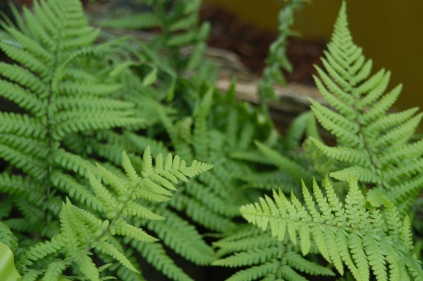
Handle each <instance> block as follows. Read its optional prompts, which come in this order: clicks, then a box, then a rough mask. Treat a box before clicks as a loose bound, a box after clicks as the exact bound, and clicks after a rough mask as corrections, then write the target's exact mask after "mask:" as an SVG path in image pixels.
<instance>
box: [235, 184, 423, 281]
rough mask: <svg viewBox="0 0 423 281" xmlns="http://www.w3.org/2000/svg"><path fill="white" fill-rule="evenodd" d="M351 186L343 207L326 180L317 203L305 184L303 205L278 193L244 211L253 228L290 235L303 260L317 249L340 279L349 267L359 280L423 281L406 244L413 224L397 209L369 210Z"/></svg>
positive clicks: (388, 206)
mask: <svg viewBox="0 0 423 281" xmlns="http://www.w3.org/2000/svg"><path fill="white" fill-rule="evenodd" d="M349 186H350V189H349V193H348V195H347V196H346V198H345V202H344V203H342V202H341V201H340V200H339V198H338V196H337V195H336V193H335V191H334V189H333V187H332V184H331V183H330V181H329V179H328V178H326V179H325V181H324V188H325V191H326V196H325V195H324V194H323V192H322V191H321V189H320V187H319V186H318V185H317V183H316V182H314V184H313V194H314V198H313V195H312V194H310V191H309V190H308V189H307V187H306V186H305V184H303V188H302V190H303V197H304V201H305V203H304V204H301V203H300V201H299V200H298V199H297V198H296V197H295V195H293V194H292V195H291V200H288V199H287V198H286V197H285V195H284V194H283V193H282V192H281V191H279V192H277V191H274V192H273V198H270V197H268V196H265V197H264V198H260V203H255V204H249V205H245V206H242V207H241V209H240V210H241V214H242V215H243V216H244V218H245V219H246V220H247V221H248V222H250V223H252V224H254V225H257V226H258V227H260V228H261V229H263V230H266V229H267V228H268V227H269V228H270V230H271V232H272V235H273V236H275V237H277V238H278V239H279V240H280V241H283V240H284V239H285V237H286V232H288V237H289V239H290V240H291V241H292V242H293V243H294V244H298V245H299V246H300V248H301V251H302V254H303V255H306V254H307V253H308V252H309V251H310V248H311V245H313V244H312V243H315V244H316V246H317V248H318V250H319V252H320V253H321V254H322V255H323V257H324V258H325V259H326V260H327V261H328V262H330V263H332V264H334V266H335V268H336V269H337V270H338V271H339V272H340V273H341V274H343V273H344V266H346V267H347V268H348V269H349V270H350V271H351V273H352V274H353V276H354V278H355V279H356V280H369V276H370V271H372V272H373V274H374V275H375V276H377V280H388V277H389V280H394V279H395V278H394V277H395V276H398V274H399V276H408V278H410V280H422V279H421V278H423V272H422V271H421V263H420V261H418V260H417V259H416V258H415V257H413V255H412V251H411V250H412V249H411V247H410V244H409V242H405V241H409V228H410V225H409V223H408V219H407V218H406V219H404V221H403V222H402V221H401V220H400V219H399V218H400V216H399V214H398V212H397V211H396V209H395V207H394V206H393V205H392V204H386V206H384V209H382V210H380V209H377V208H373V207H371V206H370V204H367V200H366V198H365V197H364V196H363V194H362V193H361V192H360V190H359V188H358V185H357V181H356V180H355V179H350V180H349ZM405 224H406V225H407V227H404V225H405ZM393 230H395V231H393ZM388 268H389V270H388ZM418 268H420V270H418ZM391 278H392V279H391Z"/></svg>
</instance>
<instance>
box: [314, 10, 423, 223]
mask: <svg viewBox="0 0 423 281" xmlns="http://www.w3.org/2000/svg"><path fill="white" fill-rule="evenodd" d="M322 62H323V65H324V68H325V70H326V71H324V70H322V69H320V68H319V67H317V72H318V74H319V75H318V77H316V79H315V80H316V85H317V87H318V88H319V91H320V92H321V93H322V95H323V97H324V98H325V99H326V101H327V102H328V104H329V105H330V106H331V108H327V107H324V106H322V105H320V104H319V103H317V102H315V101H312V110H313V113H314V115H315V116H316V118H317V120H318V121H319V123H321V124H322V126H323V127H324V128H325V129H327V130H328V131H330V132H331V133H332V134H333V135H335V136H336V138H337V146H336V147H329V146H327V145H325V144H323V143H322V142H320V141H317V140H313V142H314V144H315V145H316V146H317V147H318V148H319V149H320V150H321V151H322V152H323V153H324V154H325V155H326V156H327V157H329V158H330V159H334V160H337V161H340V162H344V163H345V164H344V165H343V167H342V168H341V169H339V170H338V169H337V170H336V171H333V172H332V173H331V176H332V177H334V178H336V179H338V180H347V179H348V178H349V176H350V175H354V176H355V177H357V180H358V181H359V182H363V183H366V184H369V185H375V186H376V188H377V189H380V190H382V191H384V192H385V193H386V196H387V197H389V198H390V200H392V202H393V203H394V204H395V205H396V206H398V209H399V211H400V213H401V216H404V215H405V214H406V212H408V210H409V208H410V206H411V204H412V203H413V202H414V200H415V199H416V197H417V196H418V194H419V192H420V191H421V189H422V187H423V184H422V179H423V177H422V176H421V174H422V171H423V170H422V169H423V168H422V167H423V166H422V163H423V162H422V161H423V159H422V157H421V156H422V153H423V149H422V148H423V142H422V141H421V140H418V141H411V138H412V136H413V135H414V133H415V130H416V128H417V126H418V124H419V122H420V120H421V117H422V114H421V113H419V114H416V112H417V108H412V109H408V110H405V111H402V112H395V113H394V112H389V108H390V107H391V106H392V104H393V103H394V102H395V101H396V100H397V98H398V95H399V94H400V91H401V88H402V86H401V85H399V86H397V87H395V88H394V89H392V90H391V91H389V92H388V93H385V91H386V88H387V86H388V83H389V79H390V72H389V71H386V70H384V69H382V70H380V71H378V72H377V73H375V74H374V75H371V74H370V73H371V66H372V61H371V60H366V59H365V58H364V56H363V54H362V49H361V48H360V47H358V46H356V45H355V44H354V43H353V41H352V37H351V34H350V32H349V30H348V22H347V17H346V5H345V3H344V4H343V6H342V8H341V11H340V13H339V16H338V19H337V21H336V23H335V30H334V33H333V36H332V40H331V42H330V43H329V45H328V51H327V52H325V58H323V59H322Z"/></svg>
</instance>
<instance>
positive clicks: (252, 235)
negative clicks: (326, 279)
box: [213, 225, 334, 281]
mask: <svg viewBox="0 0 423 281" xmlns="http://www.w3.org/2000/svg"><path fill="white" fill-rule="evenodd" d="M214 246H216V247H218V248H219V250H218V253H219V254H220V256H221V258H220V259H218V260H217V261H215V262H213V265H215V266H225V267H247V268H246V269H241V270H239V271H238V272H236V273H235V274H233V275H232V276H231V277H230V278H228V279H226V280H231V281H233V280H240V281H241V280H279V279H281V280H307V279H306V278H305V277H303V276H302V275H301V274H300V273H305V274H309V275H324V276H333V275H334V273H333V272H332V271H331V270H330V269H327V268H325V267H323V266H321V265H318V264H316V263H313V262H310V261H308V260H306V259H305V258H304V257H302V256H301V255H299V254H297V253H296V252H295V250H296V249H295V247H293V246H292V245H291V244H290V243H289V241H278V240H277V239H275V238H274V237H271V235H270V233H268V232H262V231H260V230H259V229H257V228H255V227H252V226H250V225H249V226H244V227H240V228H239V229H238V230H237V231H235V232H234V233H231V234H230V235H228V236H227V237H225V238H223V239H222V240H220V241H218V242H216V243H214ZM285 278H286V279H285Z"/></svg>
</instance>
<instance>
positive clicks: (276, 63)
mask: <svg viewBox="0 0 423 281" xmlns="http://www.w3.org/2000/svg"><path fill="white" fill-rule="evenodd" d="M305 2H308V0H289V1H285V3H284V7H283V8H282V9H281V10H280V12H279V36H278V37H277V39H276V40H275V41H274V42H273V43H272V44H271V45H270V48H269V54H268V55H267V58H266V63H267V65H266V68H265V69H264V71H263V76H262V77H261V79H260V81H259V86H258V94H259V97H260V105H261V109H262V110H263V112H265V113H266V114H268V113H267V103H268V102H269V101H270V100H274V99H275V98H276V97H275V91H274V89H273V86H274V85H273V84H274V83H277V84H279V85H285V84H286V81H285V77H284V76H283V74H282V70H284V71H288V72H291V71H292V65H291V63H290V62H289V61H288V58H287V56H286V46H287V41H288V37H289V36H292V35H294V34H295V32H294V31H293V30H292V29H291V27H292V25H293V23H294V14H295V12H296V11H297V10H300V9H301V8H302V6H303V5H304V3H305Z"/></svg>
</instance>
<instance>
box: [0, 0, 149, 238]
mask: <svg viewBox="0 0 423 281" xmlns="http://www.w3.org/2000/svg"><path fill="white" fill-rule="evenodd" d="M23 14H24V16H25V20H17V25H16V26H12V25H10V24H8V23H7V22H4V23H3V24H2V26H3V28H4V29H5V32H6V33H7V34H8V36H9V37H10V40H13V42H14V44H10V41H2V42H0V48H1V49H2V51H3V52H4V53H6V54H7V55H8V56H9V57H10V58H11V59H12V62H11V63H6V62H2V63H0V69H1V75H2V77H3V79H2V80H0V84H1V89H2V90H0V95H1V96H2V97H4V98H6V99H8V100H10V101H11V102H13V103H15V104H16V105H17V106H19V107H20V108H21V110H20V111H19V112H10V113H2V114H1V116H0V118H1V121H2V122H1V123H2V124H8V125H6V126H2V128H1V131H0V147H1V149H0V157H1V158H2V159H3V160H5V161H7V162H8V163H9V165H10V170H9V171H6V172H4V173H2V174H1V175H0V183H1V184H0V189H1V190H2V191H4V192H7V193H9V194H13V195H14V196H21V198H25V199H26V200H29V201H27V202H31V205H32V206H33V210H28V208H27V206H28V205H26V206H25V204H20V203H19V201H20V200H18V201H17V202H18V203H17V204H18V205H17V206H20V207H18V208H19V209H20V211H21V213H22V214H24V216H25V217H26V219H27V220H29V219H30V220H32V221H34V224H33V226H34V227H35V229H43V228H44V227H43V225H46V224H48V223H49V221H50V219H47V221H46V220H45V219H44V217H43V216H34V215H31V214H37V213H38V214H41V213H42V210H43V209H46V208H47V210H48V211H49V212H52V213H53V215H57V214H58V213H59V211H60V208H61V207H60V199H58V198H55V196H57V195H54V194H53V192H52V189H54V188H55V187H59V190H60V189H61V188H64V189H63V190H64V191H69V190H72V188H73V187H74V188H76V189H80V190H81V187H80V184H76V183H75V181H73V180H71V179H70V177H68V176H67V175H69V174H72V173H74V172H75V173H77V174H79V175H81V176H84V175H85V174H86V170H85V169H90V168H92V165H91V164H90V163H88V162H87V161H86V160H82V159H81V158H80V157H79V156H77V155H74V154H72V152H71V151H69V149H68V148H67V147H66V146H65V145H64V141H63V140H64V139H65V138H66V137H67V136H69V135H72V134H81V133H82V132H90V131H94V130H99V129H110V128H115V127H121V126H129V125H134V124H138V125H137V126H139V124H141V123H140V122H141V121H142V120H140V119H137V118H134V116H133V114H132V113H131V108H132V107H133V106H132V104H130V103H127V102H121V101H117V100H114V99H112V98H110V97H107V96H110V94H111V93H113V92H114V91H116V90H117V89H118V87H116V85H113V84H102V83H99V82H98V81H97V80H96V77H95V75H94V74H93V73H91V69H89V68H85V69H84V70H82V69H78V65H79V64H80V63H83V61H84V60H85V61H86V60H90V58H89V57H86V58H85V59H83V57H85V55H84V53H85V52H84V51H83V50H84V49H86V50H88V49H90V50H92V51H93V52H95V48H94V47H93V42H94V40H95V39H96V37H97V35H98V32H99V31H98V30H96V29H94V28H91V27H90V26H88V24H87V20H86V19H85V18H84V15H83V10H82V6H81V4H80V2H79V1H70V2H69V3H66V4H64V3H63V2H62V1H56V0H51V1H41V2H36V3H35V4H34V11H33V12H30V11H29V10H28V9H24V11H23ZM59 19H61V20H60V21H59ZM92 51H89V52H88V53H92ZM81 76H85V77H86V78H85V79H81ZM81 95H84V100H81ZM10 171H11V172H10ZM22 174H24V175H25V176H22ZM29 183H30V184H29ZM23 187H26V190H24V189H23ZM78 196H82V197H83V198H82V200H81V201H89V202H91V201H93V200H92V195H90V194H88V193H87V192H85V193H84V192H82V193H79V195H78ZM12 198H13V197H11V199H12ZM15 198H18V197H15ZM12 200H13V199H12ZM5 223H6V224H8V222H7V221H5ZM10 226H11V227H12V228H14V229H16V230H19V229H20V230H22V231H30V229H28V228H27V227H28V225H27V224H26V223H25V219H18V220H14V221H13V220H12V221H10Z"/></svg>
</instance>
